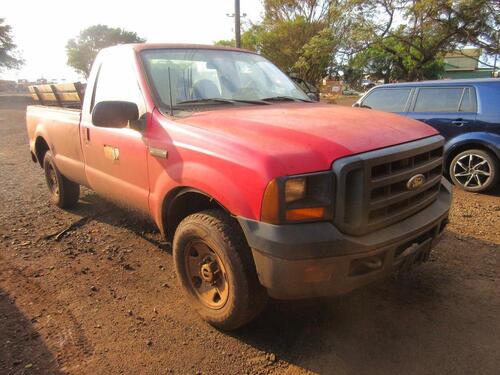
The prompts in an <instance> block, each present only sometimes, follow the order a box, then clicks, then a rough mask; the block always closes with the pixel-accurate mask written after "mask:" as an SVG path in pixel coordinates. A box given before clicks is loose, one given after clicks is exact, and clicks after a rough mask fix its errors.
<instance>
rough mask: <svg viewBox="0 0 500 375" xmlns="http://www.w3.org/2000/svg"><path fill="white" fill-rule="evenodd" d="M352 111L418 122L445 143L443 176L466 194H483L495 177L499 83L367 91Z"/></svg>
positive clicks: (499, 149) (499, 159) (499, 147)
mask: <svg viewBox="0 0 500 375" xmlns="http://www.w3.org/2000/svg"><path fill="white" fill-rule="evenodd" d="M353 106H354V107H363V108H373V109H377V110H381V111H387V112H394V113H398V114H401V115H403V116H409V117H412V118H414V119H416V120H420V121H423V122H425V123H426V124H429V125H430V126H432V127H434V128H435V129H437V130H438V131H439V132H440V133H441V134H442V135H443V136H444V137H445V138H446V144H445V149H444V153H445V154H444V155H445V162H446V164H445V165H446V174H447V175H448V176H449V178H450V179H451V181H452V182H453V183H454V184H455V185H457V186H459V187H461V188H462V189H464V190H468V191H475V192H480V191H485V190H487V189H490V188H492V187H493V186H495V185H496V183H497V181H498V178H499V175H500V169H499V168H500V79H495V78H487V79H462V80H449V81H448V80H447V81H427V82H408V83H395V84H388V85H381V86H376V87H374V88H372V89H371V90H370V91H368V92H367V93H366V94H365V95H363V97H362V98H361V99H359V100H358V101H357V102H356V103H355V104H354V105H353Z"/></svg>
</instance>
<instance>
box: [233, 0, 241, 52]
mask: <svg viewBox="0 0 500 375" xmlns="http://www.w3.org/2000/svg"><path fill="white" fill-rule="evenodd" d="M234 40H235V41H236V48H241V22H240V0H234Z"/></svg>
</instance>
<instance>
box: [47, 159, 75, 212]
mask: <svg viewBox="0 0 500 375" xmlns="http://www.w3.org/2000/svg"><path fill="white" fill-rule="evenodd" d="M43 169H44V171H45V181H46V182H47V186H48V188H49V192H50V200H51V201H52V202H53V203H54V204H55V205H56V206H58V207H60V208H71V207H73V206H74V205H75V204H76V203H77V202H78V198H79V197H80V185H78V184H76V183H74V182H73V181H70V180H68V179H67V178H66V177H64V176H63V175H62V174H60V173H59V171H58V170H57V167H56V165H55V163H54V159H53V157H52V153H51V152H50V151H47V152H46V153H45V156H44V158H43Z"/></svg>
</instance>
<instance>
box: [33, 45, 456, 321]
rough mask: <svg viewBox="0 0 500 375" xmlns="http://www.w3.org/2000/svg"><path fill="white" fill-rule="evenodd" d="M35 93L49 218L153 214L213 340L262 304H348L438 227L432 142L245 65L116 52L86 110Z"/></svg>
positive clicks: (191, 54)
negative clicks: (84, 192) (116, 210)
mask: <svg viewBox="0 0 500 375" xmlns="http://www.w3.org/2000/svg"><path fill="white" fill-rule="evenodd" d="M32 90H33V94H34V96H35V97H38V98H39V99H40V100H41V101H42V103H41V104H42V105H33V106H29V107H28V109H27V128H28V135H29V140H30V142H29V144H30V149H31V154H32V158H33V160H34V161H35V162H38V163H39V164H40V166H42V167H43V169H44V171H45V176H46V180H47V184H48V187H49V190H50V194H51V197H52V200H53V201H54V203H55V204H57V205H58V206H59V207H61V208H64V207H70V206H73V205H75V204H76V203H77V201H78V197H79V191H80V188H79V186H80V185H84V186H87V187H89V188H91V189H93V190H94V191H96V192H97V193H98V194H100V195H102V196H103V197H106V198H108V199H110V200H112V201H114V202H116V203H117V204H120V205H122V206H125V207H128V208H131V209H133V210H136V211H141V212H144V213H146V214H147V215H149V216H150V217H151V218H152V219H153V220H154V222H155V223H156V225H157V226H158V227H159V229H160V231H161V233H162V234H163V235H164V236H165V237H166V238H167V239H169V240H171V241H172V244H173V257H174V261H175V265H176V270H177V274H178V278H179V280H180V285H181V286H182V288H183V290H184V291H185V294H186V295H187V297H188V299H189V300H190V301H191V302H192V304H193V305H194V307H195V308H196V309H197V310H198V312H199V313H200V315H201V316H202V317H203V318H204V319H205V320H207V321H208V322H209V323H211V324H212V325H214V326H216V327H219V328H222V329H227V330H229V329H235V328H238V327H240V326H242V325H244V324H245V323H247V322H249V321H250V320H252V319H253V318H254V317H255V316H256V315H257V314H258V313H259V312H260V311H261V310H262V308H263V307H264V305H265V302H266V299H267V298H268V296H271V297H274V298H278V299H295V298H306V297H316V296H327V295H335V294H341V293H346V292H348V291H351V290H353V289H355V288H358V287H360V286H363V285H366V284H368V283H371V282H373V281H375V280H378V279H381V278H383V277H386V276H387V275H389V274H390V273H391V272H392V271H393V270H394V269H398V270H404V269H407V268H409V267H410V266H411V265H412V264H415V263H420V262H423V261H426V260H427V259H428V257H429V253H430V250H431V247H432V246H433V245H434V244H435V243H436V241H437V240H438V239H439V237H440V234H441V233H442V231H443V229H444V227H445V226H446V224H447V220H448V219H447V218H448V211H449V207H450V202H451V192H450V186H449V184H448V183H447V182H446V181H445V180H444V179H443V178H442V168H443V138H442V137H441V136H440V135H438V133H437V132H436V131H435V130H434V129H433V128H431V127H429V126H427V125H425V124H423V123H421V122H418V121H415V120H411V119H408V118H404V117H401V116H397V115H393V114H389V113H382V112H376V111H370V112H367V111H364V110H362V109H356V108H349V107H340V106H334V105H327V104H321V103H314V102H311V101H310V100H309V98H308V97H307V95H305V94H304V93H303V92H302V91H301V90H300V88H299V87H298V86H297V85H296V84H294V83H293V82H292V81H291V80H290V79H289V78H288V77H287V76H286V75H285V74H283V73H282V72H281V71H280V70H279V69H278V68H276V67H275V66H274V65H273V64H272V63H270V62H269V61H268V60H266V59H264V58H263V57H261V56H259V55H257V54H254V53H251V52H248V51H245V50H240V49H231V48H222V47H211V46H198V45H167V44H135V45H122V46H116V47H111V48H107V49H104V50H102V51H101V52H100V53H99V55H98V57H97V58H96V61H95V63H94V66H93V68H92V72H91V74H90V76H89V78H88V83H87V87H86V90H85V96H84V99H83V103H82V105H81V106H80V105H79V103H78V100H76V101H73V102H71V100H70V99H71V93H70V92H64V90H63V89H61V90H58V89H57V88H53V91H52V92H51V93H50V91H51V90H45V89H44V88H40V87H39V88H37V87H34V88H33V89H32ZM48 92H49V93H48ZM73 94H74V93H73ZM44 98H45V99H44ZM49 99H52V100H53V101H54V102H56V103H58V105H59V107H54V106H50V105H47V104H50V103H48V101H49ZM44 101H45V102H44ZM66 102H68V103H72V104H70V105H66V108H63V107H61V106H64V105H65V103H66ZM43 104H45V105H43ZM67 107H70V108H67ZM76 107H81V108H76Z"/></svg>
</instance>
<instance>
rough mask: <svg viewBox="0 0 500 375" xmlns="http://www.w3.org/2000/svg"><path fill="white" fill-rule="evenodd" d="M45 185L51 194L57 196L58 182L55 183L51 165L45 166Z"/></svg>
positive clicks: (55, 179) (55, 177)
mask: <svg viewBox="0 0 500 375" xmlns="http://www.w3.org/2000/svg"><path fill="white" fill-rule="evenodd" d="M47 185H49V190H50V191H51V192H52V193H53V194H55V195H59V182H58V181H57V175H56V171H55V169H54V167H53V166H52V164H51V163H49V164H48V165H47Z"/></svg>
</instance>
